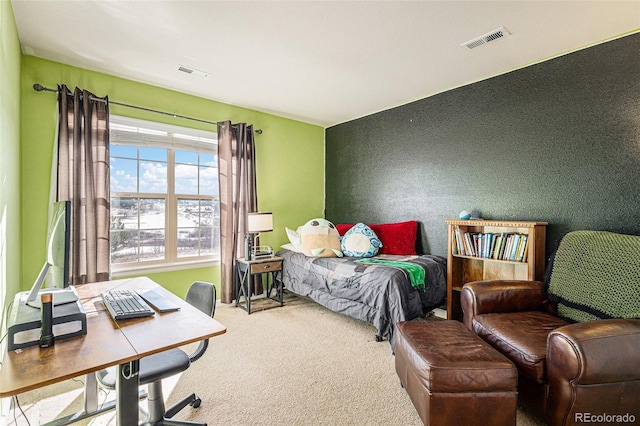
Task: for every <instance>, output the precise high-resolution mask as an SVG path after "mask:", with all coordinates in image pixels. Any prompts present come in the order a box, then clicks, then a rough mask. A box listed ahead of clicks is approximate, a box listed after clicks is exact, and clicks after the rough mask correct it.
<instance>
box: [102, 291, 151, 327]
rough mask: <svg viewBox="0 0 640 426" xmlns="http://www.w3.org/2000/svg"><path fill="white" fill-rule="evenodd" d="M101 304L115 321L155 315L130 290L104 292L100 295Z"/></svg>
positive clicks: (136, 294)
mask: <svg viewBox="0 0 640 426" xmlns="http://www.w3.org/2000/svg"><path fill="white" fill-rule="evenodd" d="M102 302H103V303H104V305H105V306H106V307H107V309H108V310H109V313H110V314H111V317H112V318H113V319H114V320H116V321H118V320H123V319H129V318H140V317H148V316H151V315H153V314H154V313H155V312H154V311H153V309H151V308H150V307H149V305H147V303H146V302H145V301H144V300H142V298H141V297H140V296H139V295H138V293H136V292H135V291H132V290H123V289H121V290H109V291H105V292H103V293H102Z"/></svg>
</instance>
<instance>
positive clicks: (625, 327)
mask: <svg viewBox="0 0 640 426" xmlns="http://www.w3.org/2000/svg"><path fill="white" fill-rule="evenodd" d="M461 304H462V308H463V311H464V324H465V325H466V326H467V327H468V328H469V329H470V330H472V331H473V332H475V333H476V334H477V335H479V336H480V337H481V338H482V339H484V340H485V341H486V342H488V343H489V344H490V345H492V346H493V347H494V348H496V349H497V350H498V351H500V352H501V353H502V354H504V355H505V356H506V357H507V358H509V359H510V360H511V361H512V362H513V363H514V364H515V365H516V367H517V368H518V372H519V379H518V392H519V397H520V399H521V400H522V402H524V403H527V404H528V405H530V406H532V407H533V408H536V409H537V410H539V411H540V412H541V414H543V415H544V416H545V417H546V419H547V421H548V422H549V424H550V425H552V426H555V425H572V424H580V423H587V422H598V423H610V424H622V423H633V422H635V421H637V420H640V236H630V235H621V234H615V233H611V232H602V231H574V232H570V233H568V234H567V235H565V236H564V237H563V238H562V240H561V241H560V245H559V247H558V249H557V251H556V252H555V254H554V256H553V258H552V261H551V262H550V265H549V267H548V268H547V274H546V277H545V281H544V282H538V281H502V280H491V281H476V282H471V283H466V284H465V285H464V286H463V288H462V293H461Z"/></svg>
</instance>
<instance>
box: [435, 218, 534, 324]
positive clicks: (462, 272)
mask: <svg viewBox="0 0 640 426" xmlns="http://www.w3.org/2000/svg"><path fill="white" fill-rule="evenodd" d="M447 227H448V238H449V239H448V247H449V248H448V250H447V252H448V256H447V319H455V320H458V321H461V320H462V315H463V313H462V308H461V306H460V291H461V290H462V286H463V285H464V284H465V283H467V282H471V281H480V280H492V279H502V280H542V279H543V278H544V268H545V254H544V252H545V240H546V230H547V228H546V227H547V222H523V221H503V220H459V219H447ZM464 233H467V234H469V235H470V236H472V235H474V234H482V235H487V234H495V235H503V239H504V238H506V237H505V236H506V235H508V234H518V235H520V236H526V245H527V246H526V247H525V250H526V252H525V253H523V254H524V256H522V260H520V261H519V260H504V258H502V259H499V258H495V256H494V255H496V254H499V252H495V251H491V250H489V249H487V250H485V251H483V252H481V253H482V254H481V255H480V256H478V255H470V254H469V253H466V252H464V251H463V253H460V250H458V249H457V247H458V246H457V241H458V239H459V238H460V235H463V234H464ZM494 238H495V237H494ZM520 238H522V237H520ZM471 240H472V241H473V238H472V239H471ZM481 240H482V237H481ZM467 247H469V246H467ZM489 247H490V246H489ZM494 250H495V246H494ZM472 253H473V250H472ZM474 254H476V253H474ZM509 257H510V256H509ZM515 259H517V250H516V257H515Z"/></svg>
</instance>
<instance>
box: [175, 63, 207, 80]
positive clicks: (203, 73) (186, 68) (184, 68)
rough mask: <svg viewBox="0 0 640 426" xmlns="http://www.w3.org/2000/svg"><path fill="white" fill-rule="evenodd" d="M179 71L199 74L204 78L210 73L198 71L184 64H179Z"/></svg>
mask: <svg viewBox="0 0 640 426" xmlns="http://www.w3.org/2000/svg"><path fill="white" fill-rule="evenodd" d="M178 71H182V72H184V73H187V74H191V75H197V76H198V77H202V78H205V77H207V76H208V75H209V73H206V72H204V71H198V70H196V69H193V68H189V67H185V66H184V65H178Z"/></svg>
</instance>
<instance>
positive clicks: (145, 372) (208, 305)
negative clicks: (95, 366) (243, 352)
mask: <svg viewBox="0 0 640 426" xmlns="http://www.w3.org/2000/svg"><path fill="white" fill-rule="evenodd" d="M185 300H186V301H187V302H188V303H189V304H191V305H193V306H195V307H196V308H198V309H200V310H201V311H202V312H204V313H205V314H207V315H209V316H210V317H212V318H213V315H214V313H215V310H216V288H215V286H214V285H213V284H210V283H205V282H202V281H195V282H193V283H192V284H191V286H189V290H188V291H187V296H186V297H185ZM207 346H209V339H206V340H202V341H200V343H199V345H198V347H197V348H196V349H195V351H193V353H191V354H190V355H187V354H186V353H185V352H184V351H182V350H181V349H178V348H176V349H170V350H168V351H164V352H160V353H157V354H153V355H149V356H147V357H144V358H142V359H141V360H140V371H139V376H140V377H139V379H140V384H141V385H148V397H147V402H148V410H149V412H148V416H149V418H148V420H147V422H146V423H145V424H150V425H204V426H206V423H195V422H189V421H182V420H170V419H171V418H172V417H173V416H174V415H175V414H176V413H178V412H179V411H180V410H182V409H183V408H184V407H186V406H187V405H191V406H192V407H194V408H198V407H199V406H200V403H201V400H200V398H198V397H197V396H196V394H195V393H192V394H191V395H189V396H187V397H185V398H183V399H182V400H180V401H178V402H177V403H176V404H174V405H173V406H171V407H170V408H169V409H167V410H166V411H165V407H164V396H163V394H162V379H165V378H167V377H171V376H173V375H175V374H178V373H181V372H183V371H185V370H186V369H187V368H189V366H190V365H191V363H192V362H193V361H196V360H197V359H199V358H200V357H201V356H202V355H204V352H205V351H206V350H207ZM96 377H97V379H98V383H100V385H102V386H103V387H104V388H106V389H109V390H115V388H116V369H115V367H111V368H107V369H104V370H100V371H98V372H97V373H96Z"/></svg>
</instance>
